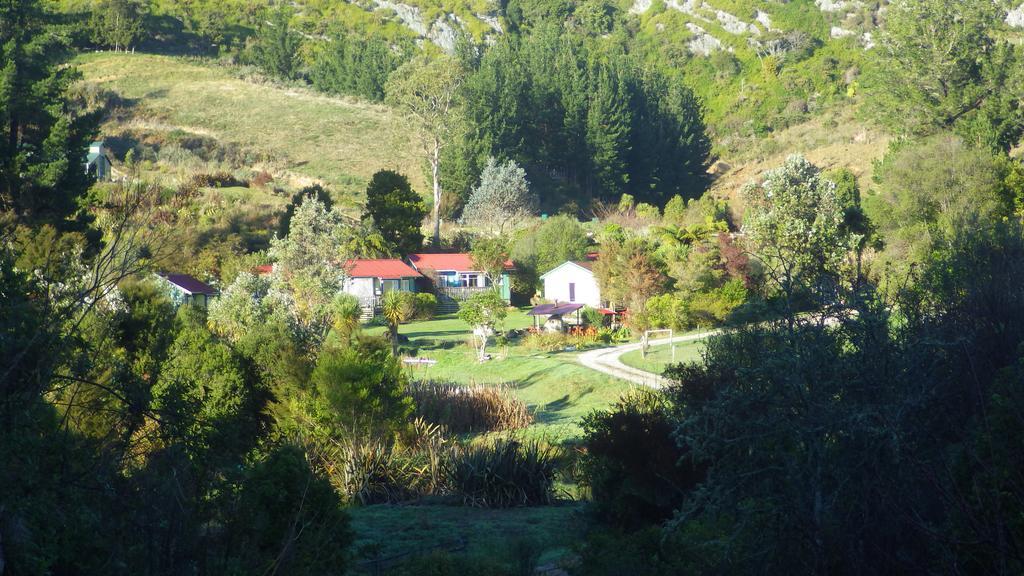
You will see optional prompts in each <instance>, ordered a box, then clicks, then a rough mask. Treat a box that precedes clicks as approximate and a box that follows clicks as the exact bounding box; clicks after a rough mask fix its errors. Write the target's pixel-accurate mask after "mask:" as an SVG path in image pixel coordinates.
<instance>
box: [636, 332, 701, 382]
mask: <svg viewBox="0 0 1024 576" xmlns="http://www.w3.org/2000/svg"><path fill="white" fill-rule="evenodd" d="M703 351H704V343H703V342H702V341H700V340H695V341H691V342H679V343H677V344H676V353H675V363H680V362H699V361H700V360H701V352H703ZM619 359H620V360H622V363H623V364H625V365H626V366H631V367H633V368H639V369H641V370H646V371H648V372H653V373H655V374H661V373H662V372H664V371H665V368H666V367H667V366H668V365H670V364H672V363H673V360H672V347H671V346H668V345H667V344H666V345H660V346H652V347H651V349H650V350H648V351H647V357H646V358H644V357H643V354H641V352H640V350H633V351H631V352H626V353H625V354H623V355H622V356H621V357H620V358H619Z"/></svg>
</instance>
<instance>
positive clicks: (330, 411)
mask: <svg viewBox="0 0 1024 576" xmlns="http://www.w3.org/2000/svg"><path fill="white" fill-rule="evenodd" d="M312 384H313V386H314V388H315V389H316V391H317V393H318V394H319V396H320V397H322V398H323V399H324V400H325V402H326V406H325V408H327V410H326V411H325V413H323V414H322V417H323V418H326V419H327V420H328V422H329V423H330V425H331V426H332V428H334V429H336V430H339V431H343V432H344V434H343V435H344V436H349V437H359V436H362V435H367V434H369V435H370V436H371V437H373V436H381V435H382V436H383V437H387V436H388V435H389V434H393V433H395V432H398V431H399V430H401V429H402V428H403V427H404V426H405V425H406V422H407V421H408V419H409V416H410V415H411V414H412V411H413V403H412V400H411V399H410V398H409V396H408V395H407V394H406V387H407V386H408V381H407V379H406V377H405V375H404V374H403V373H402V366H401V364H400V362H399V361H398V359H397V358H395V357H393V356H391V355H390V354H388V352H387V351H386V350H381V349H375V348H372V347H366V346H357V347H344V348H330V349H325V350H324V351H323V352H321V354H320V357H319V358H318V359H317V363H316V368H315V369H314V370H313V375H312Z"/></svg>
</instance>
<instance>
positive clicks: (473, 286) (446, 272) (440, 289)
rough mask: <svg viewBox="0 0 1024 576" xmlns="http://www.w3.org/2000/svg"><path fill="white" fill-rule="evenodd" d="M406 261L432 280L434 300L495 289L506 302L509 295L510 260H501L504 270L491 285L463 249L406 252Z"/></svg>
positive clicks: (462, 296) (510, 286)
mask: <svg viewBox="0 0 1024 576" xmlns="http://www.w3.org/2000/svg"><path fill="white" fill-rule="evenodd" d="M409 263H410V264H411V265H412V267H413V268H415V269H416V271H417V272H420V273H421V274H423V275H424V276H426V277H427V278H430V279H431V280H433V282H434V288H435V289H436V290H437V295H438V301H439V302H440V301H441V300H442V298H443V297H448V298H450V299H452V300H454V301H456V302H461V301H462V300H465V299H466V298H469V297H470V296H472V295H473V294H474V293H476V292H481V291H483V290H489V289H492V288H497V289H498V293H499V294H501V297H502V298H504V299H505V301H506V302H508V301H509V299H510V298H511V296H512V277H511V273H512V271H513V270H514V269H515V268H514V266H513V265H512V262H511V261H506V262H505V270H504V271H503V272H502V274H501V280H500V281H499V282H498V284H497V285H496V286H495V285H492V284H491V281H490V280H489V279H488V278H487V275H486V274H484V272H483V271H482V270H480V269H479V266H476V265H475V264H473V258H472V257H471V256H470V255H469V254H468V253H466V252H461V253H456V254H410V255H409Z"/></svg>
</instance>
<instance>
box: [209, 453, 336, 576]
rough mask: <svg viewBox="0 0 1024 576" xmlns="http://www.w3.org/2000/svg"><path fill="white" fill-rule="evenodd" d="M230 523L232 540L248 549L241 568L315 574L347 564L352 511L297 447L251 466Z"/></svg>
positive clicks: (267, 457) (250, 571) (238, 545)
mask: <svg viewBox="0 0 1024 576" xmlns="http://www.w3.org/2000/svg"><path fill="white" fill-rule="evenodd" d="M228 526H229V531H230V533H231V539H232V544H233V545H234V546H236V547H237V549H239V550H244V551H245V553H244V554H240V555H239V558H238V564H239V565H238V566H237V568H236V569H237V570H239V571H240V572H245V573H253V572H264V571H266V570H272V569H283V570H287V572H288V573H289V574H307V575H313V574H324V573H343V572H344V571H345V568H346V566H347V565H348V561H349V558H348V547H349V546H350V545H351V543H352V540H353V535H352V530H351V529H350V528H349V518H348V514H346V513H345V510H344V509H343V508H342V507H341V502H340V500H339V499H338V496H337V494H335V492H334V490H333V488H332V487H331V485H330V483H329V482H327V481H326V480H324V479H323V478H320V477H318V476H316V475H315V474H314V473H313V471H312V470H310V469H309V465H308V464H307V462H306V457H305V454H303V452H302V450H301V449H299V448H296V447H292V446H280V447H276V448H274V449H273V450H272V451H271V452H270V453H269V454H268V455H266V456H265V457H264V458H262V459H260V460H259V461H258V462H255V463H253V464H252V465H251V467H250V468H249V469H248V470H247V472H246V477H245V479H244V481H243V483H242V486H241V490H240V492H239V494H238V503H237V510H236V512H235V514H234V515H233V516H232V517H231V518H230V521H229V524H228Z"/></svg>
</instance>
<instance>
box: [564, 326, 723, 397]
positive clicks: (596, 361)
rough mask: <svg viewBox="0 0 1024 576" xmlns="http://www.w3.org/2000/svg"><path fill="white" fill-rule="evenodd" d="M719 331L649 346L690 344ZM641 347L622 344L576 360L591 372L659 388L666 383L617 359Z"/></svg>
mask: <svg viewBox="0 0 1024 576" xmlns="http://www.w3.org/2000/svg"><path fill="white" fill-rule="evenodd" d="M718 332H719V330H709V331H707V332H698V333H696V334H686V335H684V336H675V337H673V338H671V339H669V338H661V339H658V340H651V341H650V343H649V344H650V345H651V346H658V345H659V344H668V343H669V342H670V341H671V342H691V341H693V340H703V339H705V338H707V337H708V336H713V335H715V334H718ZM641 346H643V344H641V343H640V342H635V343H632V344H622V345H619V346H612V347H609V348H598V349H596V350H588V351H587V352H583V353H582V354H580V355H579V356H577V357H576V359H577V360H578V361H579V363H580V364H583V365H584V366H586V367H587V368H590V369H591V370H597V371H598V372H604V373H605V374H608V375H609V376H615V377H616V378H621V379H623V380H626V381H628V382H632V383H634V384H639V385H640V386H649V387H651V388H661V387H662V386H664V385H665V384H667V381H666V380H665V379H664V378H662V377H661V376H659V375H658V374H654V373H652V372H647V371H646V370H641V369H639V368H633V367H632V366H626V365H625V364H623V363H622V360H620V359H619V357H620V356H622V355H623V354H625V353H626V352H630V351H633V350H639V349H640V347H641Z"/></svg>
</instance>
